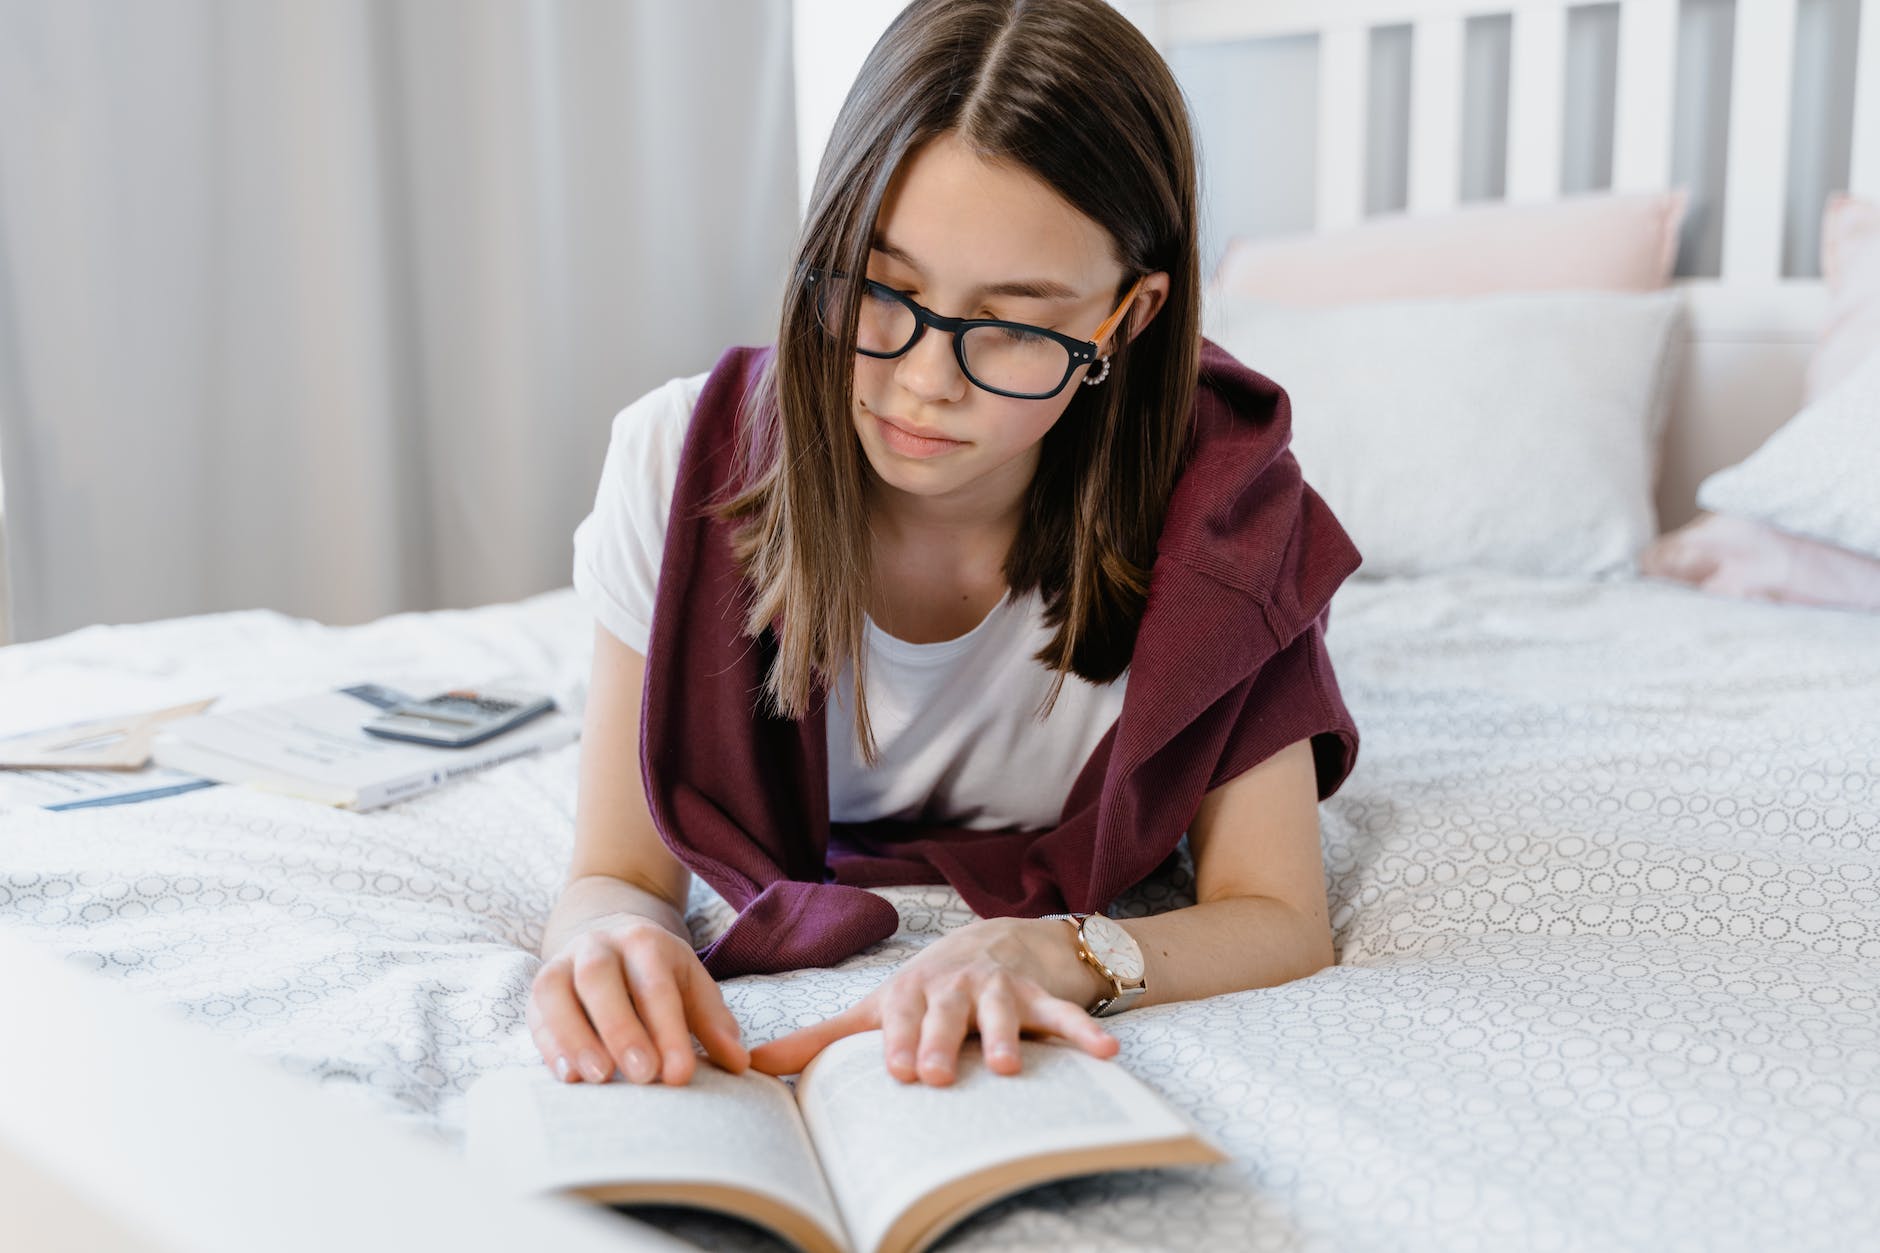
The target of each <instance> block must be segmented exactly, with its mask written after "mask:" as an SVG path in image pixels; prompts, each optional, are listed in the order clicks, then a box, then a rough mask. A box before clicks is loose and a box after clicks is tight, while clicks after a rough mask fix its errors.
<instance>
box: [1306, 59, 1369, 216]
mask: <svg viewBox="0 0 1880 1253" xmlns="http://www.w3.org/2000/svg"><path fill="white" fill-rule="evenodd" d="M1369 44H1370V38H1369V31H1368V30H1367V29H1366V28H1365V27H1363V26H1358V25H1352V24H1346V25H1343V26H1333V27H1330V28H1328V29H1326V30H1323V31H1321V32H1319V54H1318V55H1319V60H1318V72H1319V91H1318V96H1319V114H1318V128H1319V129H1318V140H1317V150H1318V178H1317V189H1318V200H1317V205H1316V208H1315V209H1314V213H1313V217H1314V219H1315V221H1316V223H1317V225H1318V228H1319V229H1320V230H1332V229H1335V228H1337V227H1341V226H1352V225H1355V224H1357V222H1358V221H1359V220H1360V219H1361V218H1363V216H1364V100H1365V74H1366V69H1367V66H1368V64H1369V63H1368V61H1367V59H1366V57H1365V53H1366V51H1367V50H1368V48H1369Z"/></svg>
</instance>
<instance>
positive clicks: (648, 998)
mask: <svg viewBox="0 0 1880 1253" xmlns="http://www.w3.org/2000/svg"><path fill="white" fill-rule="evenodd" d="M666 959H667V955H666V954H664V953H661V952H659V951H658V950H657V949H655V948H653V947H651V946H649V945H635V944H631V943H629V944H628V945H627V946H626V964H627V986H628V988H629V989H630V990H631V991H632V993H633V1005H634V1008H635V1009H637V1010H639V1013H640V1021H641V1022H643V1023H645V1024H646V1029H647V1031H648V1032H649V1033H650V1034H651V1035H652V1037H653V1047H654V1056H655V1057H657V1058H658V1059H659V1062H658V1065H657V1067H656V1070H657V1072H658V1073H657V1076H656V1077H657V1078H658V1079H659V1081H660V1082H661V1083H670V1084H684V1083H687V1082H689V1081H690V1080H691V1078H692V1070H693V1068H694V1066H696V1065H697V1061H696V1057H697V1055H696V1054H695V1053H693V1051H692V1032H691V1030H690V1029H689V1028H687V1026H686V1025H685V998H684V997H682V996H680V995H679V982H678V980H677V979H676V978H675V977H674V974H673V969H672V967H671V966H669V965H668V964H667V960H666Z"/></svg>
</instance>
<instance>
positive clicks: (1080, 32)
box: [715, 0, 1201, 765]
mask: <svg viewBox="0 0 1880 1253" xmlns="http://www.w3.org/2000/svg"><path fill="white" fill-rule="evenodd" d="M948 132H953V133H956V134H957V135H958V137H959V138H960V140H962V141H963V142H964V143H966V144H967V146H968V147H969V148H970V149H971V150H972V151H973V152H974V154H975V155H977V156H978V157H980V158H981V159H982V160H986V161H995V162H1003V163H1006V164H1008V165H1011V166H1013V167H1016V168H1020V169H1023V170H1026V171H1028V172H1029V173H1031V174H1033V175H1035V176H1036V177H1038V178H1039V179H1040V180H1042V181H1043V182H1044V183H1045V184H1047V185H1048V186H1050V187H1051V188H1053V189H1054V190H1055V191H1056V192H1057V193H1058V194H1059V195H1061V196H1062V197H1064V199H1065V200H1067V201H1068V202H1069V203H1070V204H1072V205H1074V206H1076V207H1077V208H1078V209H1079V210H1080V211H1081V212H1083V213H1084V214H1085V215H1087V216H1088V217H1090V218H1091V219H1092V220H1094V221H1095V222H1096V223H1097V224H1098V225H1099V226H1102V227H1104V228H1105V229H1106V230H1107V232H1108V234H1109V236H1110V239H1111V242H1112V247H1113V253H1114V257H1115V260H1116V261H1117V262H1118V263H1119V264H1120V265H1122V266H1123V268H1124V270H1125V274H1124V277H1123V280H1122V282H1121V283H1120V284H1119V286H1118V287H1117V290H1116V293H1115V296H1114V297H1113V299H1115V300H1121V299H1122V297H1123V296H1124V294H1125V293H1127V292H1128V290H1129V288H1130V286H1131V284H1132V283H1134V281H1135V279H1136V278H1137V277H1138V276H1140V275H1142V274H1146V273H1150V272H1153V271H1157V270H1161V271H1166V272H1167V273H1168V274H1169V277H1170V290H1169V293H1168V299H1167V301H1166V302H1165V304H1164V306H1163V307H1162V308H1161V309H1160V310H1158V316H1156V317H1155V318H1153V319H1151V321H1150V323H1149V324H1148V326H1146V327H1145V328H1143V329H1142V331H1141V332H1140V333H1139V334H1138V335H1137V336H1136V337H1135V339H1134V340H1133V341H1128V342H1126V333H1127V328H1128V325H1129V323H1128V321H1127V320H1125V321H1124V322H1123V323H1122V324H1121V326H1120V327H1119V330H1118V332H1117V333H1116V349H1115V352H1114V354H1113V357H1112V359H1111V363H1110V365H1111V370H1110V376H1109V378H1108V379H1107V380H1106V381H1105V384H1104V385H1103V386H1101V387H1096V388H1084V387H1079V386H1078V385H1077V381H1076V380H1073V381H1072V383H1071V390H1072V391H1073V392H1074V397H1073V399H1071V400H1070V401H1069V402H1068V403H1067V406H1066V408H1065V410H1064V412H1063V415H1062V416H1061V417H1060V419H1059V420H1058V421H1057V423H1056V424H1055V425H1054V426H1052V428H1051V429H1050V430H1049V431H1048V432H1047V433H1046V434H1045V436H1044V437H1043V441H1042V446H1041V449H1040V452H1041V458H1040V461H1039V465H1038V469H1037V472H1036V473H1035V474H1034V476H1033V479H1032V483H1031V485H1030V488H1029V490H1028V494H1027V498H1026V504H1025V516H1024V519H1023V522H1022V523H1021V526H1020V529H1019V534H1018V537H1017V539H1016V540H1015V542H1014V543H1013V545H1012V548H1011V551H1010V552H1009V553H1008V554H1007V556H1006V559H1005V565H1004V574H1005V579H1006V582H1007V584H1008V585H1009V586H1010V587H1011V589H1012V591H1013V593H1014V594H1022V593H1026V592H1029V591H1031V590H1032V589H1034V588H1036V589H1038V591H1039V593H1040V596H1041V599H1042V600H1043V603H1044V606H1045V621H1046V623H1047V624H1048V625H1049V626H1051V627H1053V628H1054V629H1055V632H1056V633H1055V635H1054V636H1053V637H1052V639H1051V641H1050V642H1049V643H1048V644H1047V645H1046V646H1045V647H1044V648H1042V649H1040V650H1039V652H1038V653H1037V654H1036V658H1035V659H1036V660H1037V661H1038V662H1040V663H1041V664H1043V665H1045V666H1046V667H1048V668H1050V669H1052V670H1054V671H1056V676H1055V679H1054V681H1053V683H1052V686H1051V691H1050V693H1049V695H1048V696H1047V697H1046V699H1045V701H1044V703H1043V704H1042V705H1041V706H1040V709H1039V717H1040V718H1042V717H1044V716H1045V715H1047V714H1049V712H1050V710H1051V707H1052V705H1053V704H1054V703H1055V702H1056V699H1057V695H1058V692H1059V690H1060V689H1061V688H1062V686H1063V682H1064V675H1065V672H1066V671H1069V672H1071V673H1075V674H1077V675H1078V676H1080V677H1082V678H1084V679H1086V680H1087V681H1089V682H1092V683H1108V682H1110V681H1112V680H1114V679H1115V678H1117V677H1118V676H1119V675H1121V674H1122V673H1123V671H1124V670H1125V669H1126V668H1127V667H1128V665H1129V660H1130V655H1131V652H1132V651H1133V649H1134V646H1135V639H1136V628H1137V624H1138V622H1139V621H1140V619H1141V616H1142V609H1143V605H1144V602H1145V600H1146V597H1147V594H1148V569H1149V566H1150V564H1151V563H1152V562H1153V560H1154V558H1155V550H1156V540H1157V538H1158V536H1159V534H1160V531H1161V526H1162V518H1163V514H1164V513H1165V511H1166V509H1167V506H1168V500H1169V495H1170V493H1171V492H1172V491H1173V490H1174V487H1175V481H1176V479H1177V478H1178V477H1179V475H1180V472H1181V465H1182V460H1183V458H1184V456H1185V453H1186V449H1187V440H1188V434H1189V419H1190V416H1191V411H1192V407H1193V402H1194V389H1195V381H1196V371H1197V370H1198V368H1199V362H1200V334H1201V332H1200V291H1199V275H1200V261H1199V254H1198V248H1197V244H1196V236H1195V232H1196V190H1195V184H1196V177H1195V158H1194V146H1193V142H1192V139H1191V135H1190V127H1189V121H1188V113H1187V107H1186V102H1185V100H1184V98H1183V96H1182V93H1181V89H1180V87H1179V86H1177V84H1176V82H1175V79H1174V76H1173V75H1172V74H1171V73H1170V71H1169V68H1168V66H1167V64H1166V63H1165V62H1164V61H1163V59H1162V57H1161V56H1160V55H1159V54H1158V53H1157V52H1156V50H1155V48H1154V46H1153V45H1152V44H1150V43H1149V41H1148V40H1147V39H1145V38H1144V37H1143V35H1142V33H1141V32H1140V31H1139V30H1137V28H1136V27H1135V26H1134V25H1133V24H1131V22H1130V21H1129V20H1128V19H1127V18H1125V17H1124V16H1122V15H1121V14H1120V13H1118V12H1117V11H1116V9H1114V8H1113V7H1112V6H1111V5H1109V4H1107V3H1105V2H1104V0H913V3H911V4H909V5H908V6H907V7H906V8H905V9H903V10H902V11H901V13H900V14H899V15H898V16H897V17H896V18H895V20H894V22H893V24H891V25H890V26H889V27H888V29H887V31H886V32H885V33H883V35H882V36H881V38H880V40H879V41H878V42H877V43H876V44H875V46H874V48H873V50H872V51H870V53H869V54H868V59H867V60H866V61H865V62H864V63H863V65H862V68H861V71H860V73H859V74H858V75H857V77H856V80H855V85H854V86H853V87H852V88H851V89H850V91H849V95H848V99H847V100H846V101H844V103H843V105H842V111H841V112H840V114H838V115H837V117H836V121H835V127H834V130H833V132H832V134H831V136H830V139H829V145H828V148H827V149H826V150H825V152H824V154H823V159H822V164H821V166H820V168H819V169H818V170H817V173H816V182H815V186H814V188H813V190H812V192H811V196H810V201H809V208H808V212H807V214H806V216H805V220H804V225H803V228H802V232H801V234H800V236H799V238H798V240H797V244H796V249H795V255H794V258H793V264H792V269H791V279H790V283H789V285H788V287H787V291H786V295H785V298H784V305H783V316H782V322H781V326H780V330H779V334H778V337H777V349H776V351H775V353H773V354H772V356H771V358H770V360H769V362H768V363H767V364H766V366H765V367H764V370H763V372H762V374H761V375H760V376H759V378H758V380H757V381H756V383H755V385H754V386H753V387H752V388H751V389H750V391H749V392H748V393H747V396H746V405H745V412H744V413H743V414H742V415H741V416H740V422H741V429H742V430H743V431H744V432H745V435H746V437H745V439H744V442H743V445H742V451H741V458H742V460H741V465H742V470H741V473H740V474H739V475H738V476H737V481H736V482H734V484H733V485H732V491H731V493H730V494H729V496H728V498H724V499H721V500H720V501H718V502H717V503H716V505H715V510H716V512H717V515H718V516H719V517H721V518H725V519H728V520H734V521H738V522H740V525H739V527H738V529H737V530H736V532H735V533H734V541H733V547H734V551H735V553H736V556H737V559H738V562H739V564H740V566H741V568H742V571H743V573H744V575H745V577H746V579H747V580H748V581H749V584H750V586H751V588H752V589H753V595H752V598H751V601H750V603H749V606H748V613H747V617H746V622H745V628H744V629H745V633H746V634H747V635H749V636H752V637H757V636H761V635H762V633H763V632H764V630H765V629H766V628H767V627H772V626H776V627H777V628H779V630H778V637H777V640H776V655H775V657H774V659H773V662H772V664H771V666H770V668H769V672H768V674H767V677H766V680H765V690H766V691H767V692H768V694H769V697H770V701H771V704H772V707H773V709H774V710H775V711H776V712H777V713H778V714H780V715H781V716H785V717H791V718H800V717H802V716H803V714H804V713H805V712H806V711H807V709H808V705H809V697H810V691H811V684H812V681H813V679H814V678H815V677H816V676H818V675H820V676H821V677H822V679H823V680H824V682H825V683H827V684H830V685H831V686H833V680H834V677H835V676H836V675H837V674H838V672H839V667H840V666H842V665H843V664H845V663H847V664H850V665H852V666H853V667H854V674H855V685H854V686H855V696H856V701H855V730H856V739H857V741H858V742H859V743H860V744H861V746H862V753H863V759H864V760H865V761H866V762H867V763H868V764H869V765H873V764H874V763H875V761H876V759H877V754H876V746H875V742H874V735H873V731H872V729H871V728H870V726H869V721H868V707H867V701H866V698H865V696H864V695H863V683H864V677H865V655H866V652H867V650H866V648H865V647H864V646H863V644H864V626H863V621H864V616H865V613H866V607H867V605H868V602H869V596H868V593H869V587H870V582H871V578H872V570H871V561H870V558H869V553H870V546H869V543H868V535H869V531H868V518H867V513H866V508H865V504H864V497H863V489H864V484H865V482H866V479H865V475H866V473H867V458H866V456H865V455H864V454H863V452H862V449H861V441H860V439H859V437H858V436H857V435H856V434H855V431H854V428H853V427H852V425H851V418H850V414H851V412H852V410H853V405H854V395H853V381H854V376H853V370H854V360H855V349H854V343H855V324H856V317H857V314H856V310H857V305H858V301H859V294H860V293H859V290H858V289H859V284H851V285H849V287H850V292H849V296H848V298H847V300H846V301H845V303H844V308H843V313H842V322H841V325H842V328H843V329H842V331H841V333H840V334H838V335H833V336H832V335H830V334H829V333H827V332H825V331H824V330H823V329H822V328H821V326H820V324H819V323H818V321H817V317H816V310H815V306H814V303H813V301H814V295H813V292H812V291H811V289H810V287H809V285H808V283H807V281H806V276H807V272H808V270H809V269H810V268H812V267H823V268H829V269H835V270H840V271H843V272H846V273H852V274H860V273H863V272H865V270H866V267H867V261H868V253H869V244H870V236H871V234H872V231H873V228H874V224H875V220H876V216H877V214H878V212H879V210H880V206H881V202H882V198H883V196H884V194H885V192H886V190H887V188H888V185H889V181H890V180H891V179H892V178H893V176H894V174H895V172H896V170H897V169H898V168H899V166H900V164H901V162H902V160H903V158H904V157H906V156H907V155H908V154H909V153H910V152H912V151H913V150H914V149H916V148H918V147H920V146H921V145H922V144H924V143H926V142H927V141H929V140H931V139H933V138H935V137H937V136H939V135H941V134H944V133H948Z"/></svg>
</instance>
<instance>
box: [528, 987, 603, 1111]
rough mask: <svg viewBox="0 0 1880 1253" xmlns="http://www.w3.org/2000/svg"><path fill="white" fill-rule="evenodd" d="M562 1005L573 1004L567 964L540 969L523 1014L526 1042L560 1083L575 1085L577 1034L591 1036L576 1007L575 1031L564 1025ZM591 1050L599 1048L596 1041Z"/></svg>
mask: <svg viewBox="0 0 1880 1253" xmlns="http://www.w3.org/2000/svg"><path fill="white" fill-rule="evenodd" d="M564 1003H565V1004H567V1005H573V1004H574V984H573V981H572V975H571V973H570V971H569V969H568V965H567V963H565V962H558V963H555V964H554V965H550V966H543V967H542V968H541V969H540V970H538V971H536V973H535V980H534V982H533V983H531V984H530V986H529V1006H528V1009H527V1011H526V1012H525V1014H524V1018H525V1020H526V1021H527V1022H528V1024H529V1038H530V1039H532V1040H534V1041H535V1047H536V1051H538V1052H539V1053H541V1055H542V1060H543V1061H544V1062H546V1063H548V1068H549V1069H550V1070H551V1071H553V1072H554V1073H555V1076H556V1077H557V1078H558V1079H560V1080H561V1081H562V1082H563V1083H579V1082H581V1071H580V1070H579V1069H578V1067H577V1064H576V1060H575V1059H576V1057H577V1056H578V1055H579V1050H580V1047H581V1036H580V1032H582V1031H585V1032H587V1033H588V1034H589V1035H592V1034H593V1029H592V1028H591V1027H590V1026H589V1025H588V1022H587V1016H586V1015H585V1014H580V1010H579V1007H578V1006H577V1007H576V1008H575V1013H576V1014H577V1015H579V1016H580V1019H581V1022H580V1026H579V1029H578V1030H577V1029H576V1028H575V1027H574V1026H573V1025H572V1024H566V1023H564V1021H563V1020H564V1019H565V1018H566V1017H567V1014H566V1012H565V1010H564V1009H563V1008H562V1006H563V1004H564ZM558 1024H562V1025H558ZM594 1047H596V1048H598V1047H599V1042H598V1041H596V1042H595V1043H594Z"/></svg>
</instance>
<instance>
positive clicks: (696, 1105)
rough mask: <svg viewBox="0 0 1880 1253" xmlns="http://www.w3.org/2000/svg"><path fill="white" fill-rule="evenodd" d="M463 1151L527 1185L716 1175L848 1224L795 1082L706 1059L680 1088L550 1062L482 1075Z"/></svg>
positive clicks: (820, 1219) (819, 1219) (825, 1220)
mask: <svg viewBox="0 0 1880 1253" xmlns="http://www.w3.org/2000/svg"><path fill="white" fill-rule="evenodd" d="M465 1151H466V1154H467V1156H468V1157H469V1159H470V1160H471V1161H472V1162H473V1163H475V1164H476V1165H477V1166H478V1167H479V1168H481V1169H484V1170H486V1171H488V1172H490V1173H493V1174H495V1175H497V1176H499V1177H501V1178H503V1179H505V1180H507V1181H509V1182H510V1183H511V1184H512V1185H513V1186H514V1187H515V1188H517V1189H518V1190H520V1191H527V1192H536V1191H548V1190H553V1189H563V1188H573V1187H586V1186H594V1185H606V1184H619V1183H662V1182H667V1183H696V1182H708V1183H714V1184H719V1185H724V1186H728V1187H733V1188H738V1189H743V1190H746V1191H750V1192H756V1193H761V1194H764V1195H767V1196H770V1197H773V1198H775V1199H777V1200H779V1201H782V1202H784V1203H785V1204H786V1205H788V1206H790V1207H792V1208H794V1209H797V1210H799V1211H801V1212H803V1213H805V1214H807V1215H809V1217H810V1218H812V1219H813V1220H814V1221H815V1222H816V1223H817V1224H818V1225H819V1226H822V1227H824V1228H826V1229H827V1230H828V1231H829V1232H830V1233H832V1234H834V1235H837V1236H840V1235H841V1234H842V1232H843V1227H842V1220H841V1218H840V1217H839V1216H838V1214H837V1212H836V1206H835V1201H834V1198H833V1197H831V1196H830V1194H829V1189H828V1187H827V1186H826V1185H825V1184H824V1182H823V1176H822V1169H821V1167H820V1166H819V1165H818V1163H817V1160H816V1151H815V1149H814V1148H812V1147H811V1145H810V1141H809V1137H808V1135H807V1134H805V1132H804V1129H803V1121H802V1118H801V1117H800V1116H799V1115H798V1114H797V1112H796V1104H795V1101H794V1099H793V1098H792V1096H791V1092H790V1087H789V1085H788V1084H786V1083H784V1082H783V1081H782V1080H781V1079H778V1078H776V1077H775V1076H774V1075H766V1074H763V1073H761V1072H759V1071H756V1070H747V1071H745V1072H744V1073H743V1074H742V1075H734V1074H731V1073H730V1072H729V1071H726V1070H722V1069H720V1068H719V1067H717V1066H715V1065H713V1064H711V1063H710V1062H708V1061H707V1060H705V1059H704V1058H702V1057H701V1058H700V1059H699V1061H698V1065H697V1068H696V1069H695V1070H694V1071H693V1072H692V1078H691V1079H690V1080H689V1081H688V1082H686V1083H683V1084H665V1083H646V1084H640V1083H630V1082H628V1081H627V1080H626V1079H624V1078H616V1079H614V1080H613V1081H612V1082H610V1083H563V1082H561V1081H560V1080H558V1079H556V1078H555V1077H554V1076H553V1075H552V1074H550V1073H549V1071H548V1068H547V1067H546V1066H531V1067H527V1068H511V1069H508V1070H500V1071H496V1072H493V1073H491V1074H488V1075H485V1076H483V1077H482V1078H480V1079H478V1080H477V1081H476V1082H475V1083H474V1084H472V1085H471V1088H470V1093H469V1097H468V1105H467V1108H466V1111H465Z"/></svg>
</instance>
